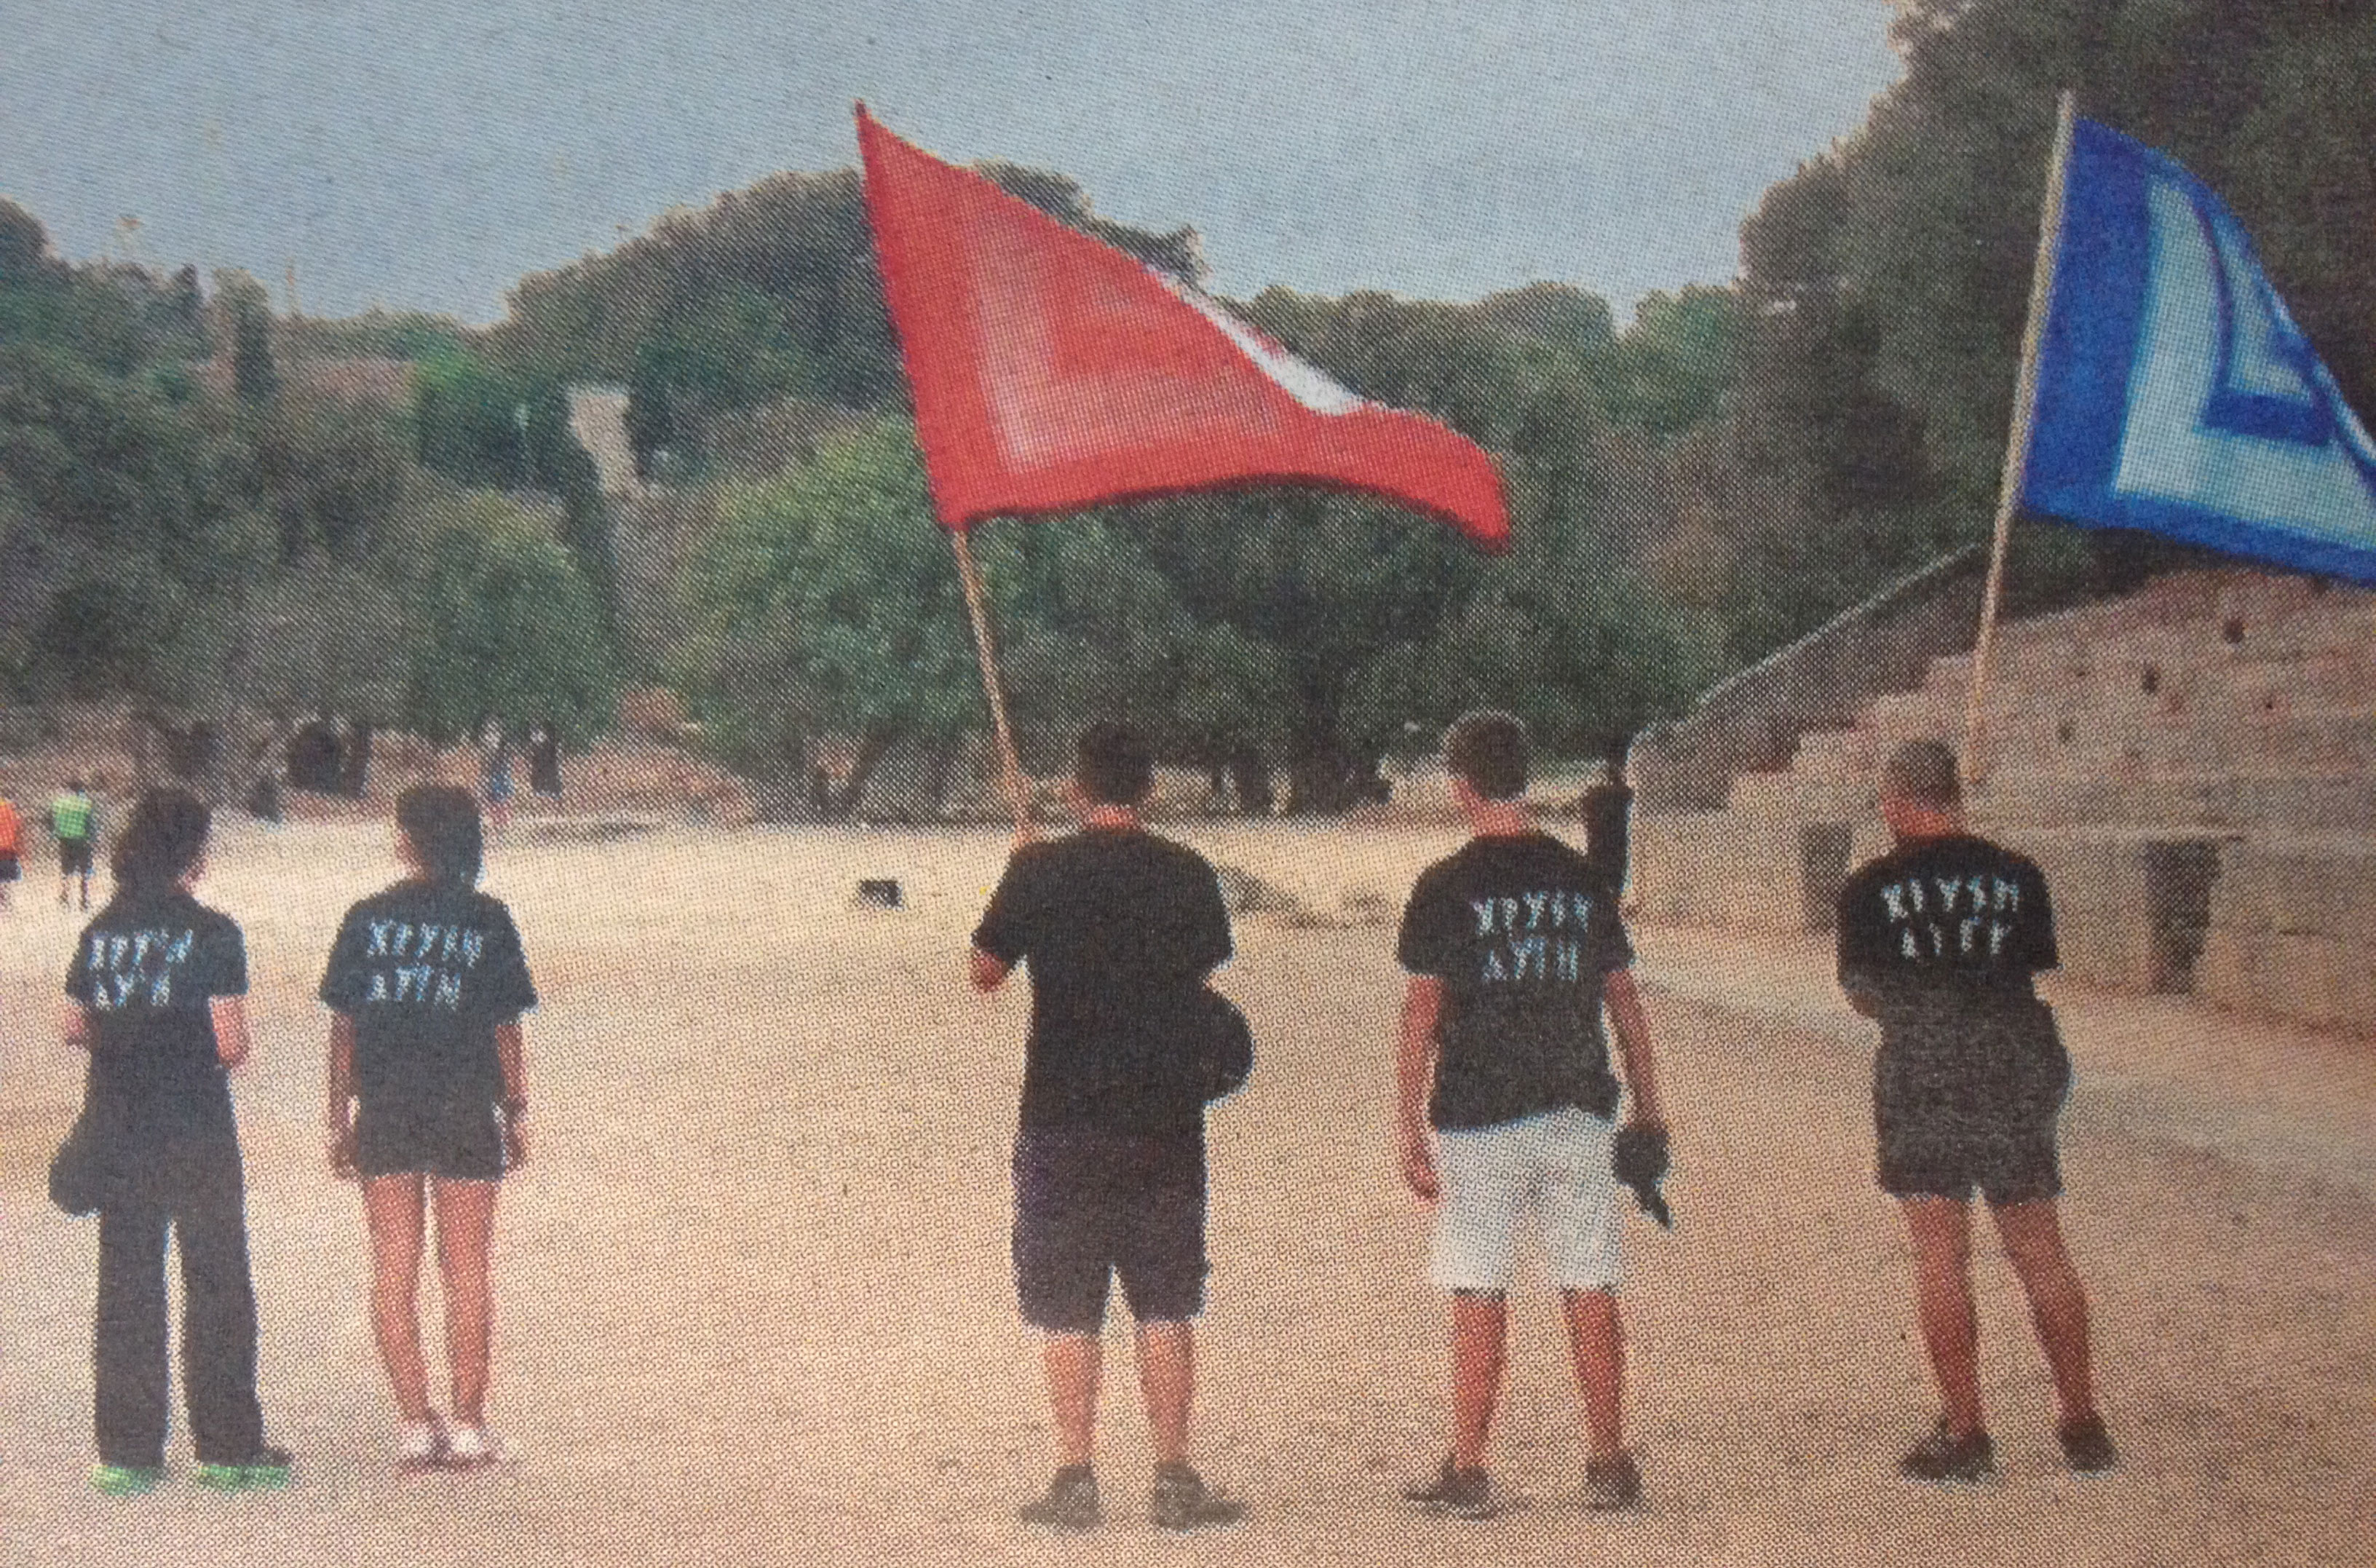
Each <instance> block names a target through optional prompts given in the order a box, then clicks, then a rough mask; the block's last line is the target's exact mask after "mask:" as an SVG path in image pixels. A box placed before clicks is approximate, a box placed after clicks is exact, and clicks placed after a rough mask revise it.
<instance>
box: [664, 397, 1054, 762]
mask: <svg viewBox="0 0 2376 1568" xmlns="http://www.w3.org/2000/svg"><path fill="white" fill-rule="evenodd" d="M984 544H985V546H986V548H984V549H983V550H982V552H981V555H982V558H983V561H984V564H985V568H986V570H987V571H988V572H989V573H990V574H991V576H992V582H993V584H994V585H995V588H994V592H995V593H996V596H997V597H996V602H997V603H998V604H999V606H1000V608H1001V609H1002V610H1005V609H1009V608H1011V607H1012V605H1013V603H1014V593H1013V585H1014V581H1015V574H1014V572H1013V571H1012V570H1011V567H1012V566H1013V564H1014V554H1013V552H1012V551H1011V549H1009V548H1007V547H1006V546H1005V544H1004V541H992V540H985V541H984ZM684 600H685V613H686V617H687V620H688V622H689V623H690V624H691V625H692V627H693V635H692V636H691V638H690V639H689V641H688V644H687V646H686V647H685V648H684V650H683V654H682V655H681V658H680V660H679V678H680V680H681V681H682V683H683V686H684V689H685V690H686V691H687V692H688V694H689V695H691V696H692V698H693V701H694V705H695V711H696V712H698V713H699V714H700V715H701V717H702V719H704V720H705V722H707V724H709V725H710V726H711V727H712V729H713V731H714V734H715V737H716V739H717V741H718V742H719V746H720V747H721V749H722V750H723V751H724V752H725V753H726V754H728V755H730V756H731V757H733V758H735V759H736V760H737V761H738V762H740V763H741V764H742V765H743V766H751V767H755V768H759V769H762V770H764V771H767V772H771V773H777V774H795V773H803V772H804V771H805V765H806V757H807V747H808V744H809V742H812V741H814V740H816V739H820V738H822V737H825V736H826V735H845V736H857V737H861V739H863V740H865V741H868V742H873V744H874V745H875V746H876V747H877V748H878V749H879V748H880V747H882V746H885V745H887V744H889V743H891V742H895V741H898V740H903V739H907V738H909V737H924V738H945V737H947V736H950V735H954V734H956V733H960V732H962V731H967V730H969V729H973V728H976V727H978V726H979V724H980V713H981V701H982V698H981V687H980V678H979V676H977V675H976V673H975V671H974V654H973V647H972V644H971V642H970V641H969V640H968V629H967V623H966V612H965V607H964V603H963V600H962V598H961V595H960V589H959V587H958V583H957V577H956V569H955V566H954V564H953V563H952V561H951V559H950V552H949V546H948V542H947V540H946V537H945V536H944V534H943V533H942V532H941V530H940V529H938V528H937V527H936V526H934V524H933V521H932V515H931V510H930V507H929V505H928V504H927V501H926V497H925V492H924V477H923V470H922V467H921V463H920V461H919V460H918V457H917V455H916V450H915V443H914V438H913V435H912V434H911V433H910V432H909V430H908V429H907V427H905V426H904V425H900V424H895V423H887V422H886V423H885V424H882V425H879V426H877V427H875V428H874V429H873V430H871V431H868V432H866V433H865V434H861V435H859V436H856V437H852V438H849V439H846V440H843V441H840V442H836V443H832V444H829V445H827V446H826V448H825V449H824V450H823V451H822V452H820V453H819V454H818V457H817V460H816V461H815V462H814V464H812V465H810V466H808V467H806V468H803V469H801V470H799V471H798V472H796V473H794V474H791V475H790V476H787V477H786V478H784V479H781V480H778V481H774V482H771V483H766V484H760V485H749V486H738V487H735V488H733V489H731V490H730V491H729V493H728V495H727V498H726V500H725V502H724V503H723V505H722V506H721V509H720V517H719V526H718V529H717V530H716V531H715V532H714V533H713V534H712V535H711V536H710V538H709V540H707V543H706V544H705V546H704V548H703V549H702V551H701V552H699V553H698V554H697V555H696V556H695V558H694V559H693V561H692V562H691V563H690V564H689V566H688V569H687V575H686V579H685V587H684ZM1010 619H1011V618H1010V617H1008V616H1005V615H1004V614H1002V616H1001V621H1002V624H1006V623H1007V622H1009V621H1010Z"/></svg>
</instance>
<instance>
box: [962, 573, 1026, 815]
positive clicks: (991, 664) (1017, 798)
mask: <svg viewBox="0 0 2376 1568" xmlns="http://www.w3.org/2000/svg"><path fill="white" fill-rule="evenodd" d="M949 543H950V545H951V547H952V548H954V549H955V550H956V555H957V580H958V581H960V582H962V583H963V584H964V585H965V600H966V613H967V615H968V617H970V618H971V620H972V622H973V650H974V653H975V654H976V655H977V656H978V657H979V658H980V661H981V691H982V695H984V696H986V697H988V698H989V699H990V726H991V730H992V733H993V734H994V735H995V737H996V739H997V742H998V776H999V783H1000V785H1001V787H1002V788H1003V789H1004V790H1005V791H1006V803H1007V805H1008V806H1009V807H1011V808H1012V809H1013V810H1014V813H1015V834H1016V837H1018V838H1028V837H1031V790H1030V787H1029V785H1028V784H1027V783H1026V782H1025V780H1024V778H1023V763H1022V759H1021V758H1019V757H1017V756H1016V753H1015V731H1014V730H1013V729H1012V728H1011V727H1009V725H1008V724H1007V722H1006V691H1005V688H1004V686H1002V685H1001V684H1000V683H999V679H998V648H997V646H996V645H995V644H994V643H993V642H992V640H991V636H990V596H989V594H988V593H986V592H985V591H984V590H983V588H982V583H981V567H980V565H979V564H976V562H975V561H974V558H973V539H972V536H971V535H970V534H969V533H968V531H967V530H966V529H950V530H949Z"/></svg>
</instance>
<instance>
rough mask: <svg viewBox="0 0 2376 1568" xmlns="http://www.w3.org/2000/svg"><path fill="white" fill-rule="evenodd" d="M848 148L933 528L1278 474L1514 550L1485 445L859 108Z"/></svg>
mask: <svg viewBox="0 0 2376 1568" xmlns="http://www.w3.org/2000/svg"><path fill="white" fill-rule="evenodd" d="M858 145H859V150H860V152H861V156H862V157H863V159H864V160H865V164H866V211H867V217H868V220H870V222H871V223H872V224H873V229H874V252H875V255H876V258H877V259H878V260H879V261H880V263H881V264H882V269H883V290H884V293H885V297H886V298H887V299H888V301H889V303H890V306H891V320H892V324H893V325H894V327H896V328H897V331H898V335H899V342H900V347H901V349H902V350H903V352H904V354H905V356H906V359H907V363H908V380H909V386H910V387H911V388H912V389H913V391H914V394H915V401H916V436H917V440H918V442H919V443H920V444H921V446H922V447H923V451H924V465H925V469H926V470H927V471H928V472H929V473H930V475H931V477H932V487H933V508H934V510H935V511H936V512H937V513H938V514H939V516H940V520H941V523H942V525H943V526H944V527H946V528H951V529H967V528H970V527H971V526H972V525H973V524H975V523H978V522H980V521H982V520H983V519H984V518H987V517H1022V516H1029V515H1032V514H1036V513H1045V512H1063V511H1069V510H1071V509H1073V508H1075V507H1079V506H1089V505H1099V504H1101V503H1105V502H1113V501H1124V500H1131V499H1135V498H1138V497H1144V496H1150V495H1163V494H1170V493H1177V492H1181V491H1190V490H1211V489H1218V488H1223V487H1231V486H1237V485H1244V484H1253V483H1261V482H1264V481H1308V482H1313V483H1317V484H1325V485H1335V486H1338V487H1341V488H1344V489H1347V490H1357V491H1362V492H1365V493H1370V494H1373V495H1380V496H1384V497H1385V498H1386V499H1388V500H1392V501H1398V502H1402V503H1403V504H1405V505H1410V506H1414V507H1417V508H1419V509H1420V510H1421V511H1425V512H1429V513H1432V514H1433V515H1434V516H1436V517H1441V518H1442V519H1443V520H1444V521H1445V522H1447V523H1450V524H1451V525H1452V526H1453V527H1455V528H1456V529H1459V530H1460V531H1461V532H1463V533H1465V534H1467V536H1468V537H1469V538H1471V539H1473V540H1476V541H1477V542H1478V543H1479V544H1482V545H1484V546H1486V547H1487V548H1489V549H1492V550H1505V549H1507V548H1508V547H1509V539H1510V519H1509V509H1508V507H1507V505H1505V503H1504V502H1503V495H1502V481H1501V476H1500V474H1499V473H1497V472H1496V471H1495V469H1494V467H1493V460H1492V458H1491V457H1488V456H1487V455H1486V454H1485V452H1484V450H1483V449H1482V448H1480V447H1479V446H1478V445H1476V444H1475V443H1473V442H1471V441H1469V440H1467V438H1466V437H1463V436H1460V435H1457V434H1454V433H1453V432H1452V431H1450V430H1448V429H1446V428H1445V427H1444V426H1443V425H1441V424H1438V423H1437V422H1435V421H1433V420H1432V419H1428V418H1425V417H1423V416H1421V415H1419V414H1412V413H1405V412H1403V411H1401V410H1396V409H1389V408H1386V407H1384V406H1383V405H1381V404H1377V403H1372V402H1370V401H1368V400H1366V399H1364V398H1357V397H1355V396H1354V395H1353V394H1351V393H1350V392H1348V391H1346V390H1345V389H1344V388H1343V387H1341V386H1337V384H1336V383H1335V382H1334V381H1331V380H1330V379H1329V378H1328V377H1327V376H1326V375H1325V374H1323V373H1322V372H1320V371H1319V370H1316V369H1314V368H1313V366H1311V365H1308V364H1305V363H1304V362H1302V361H1301V360H1298V359H1296V358H1295V357H1294V356H1293V355H1291V354H1289V353H1288V352H1287V350H1284V349H1282V348H1280V347H1279V346H1278V345H1277V344H1276V343H1274V342H1272V341H1271V340H1270V339H1266V338H1265V337H1263V336H1262V335H1261V334H1260V333H1258V332H1256V331H1255V330H1254V329H1253V328H1252V327H1248V326H1247V325H1246V324H1245V323H1243V322H1241V321H1240V320H1238V319H1237V318H1236V317H1235V316H1233V315H1230V314H1229V312H1228V311H1226V310H1225V309H1223V308H1222V307H1221V306H1220V305H1219V304H1218V303H1215V302H1214V301H1212V300H1210V299H1207V298H1206V296H1205V295H1203V294H1201V293H1199V292H1197V291H1195V290H1194V289H1193V288H1191V287H1189V286H1188V285H1186V284H1185V283H1182V282H1180V281H1177V280H1175V279H1170V278H1166V277H1164V276H1163V275H1161V274H1160V273H1158V272H1156V271H1154V270H1153V269H1151V268H1149V267H1146V266H1145V265H1144V264H1142V263H1141V262H1139V261H1137V260H1136V259H1135V258H1133V257H1131V256H1128V255H1123V253H1122V252H1120V251H1118V250H1115V249H1113V248H1112V247H1111V246H1109V245H1104V244H1099V243H1098V242H1097V241H1096V240H1093V239H1090V238H1089V237H1088V236H1087V235H1085V234H1082V233H1080V232H1076V231H1075V230H1072V229H1068V228H1066V227H1065V226H1064V225H1063V224H1062V223H1059V222H1058V221H1056V220H1054V219H1053V218H1051V217H1049V216H1048V215H1047V214H1046V213H1044V212H1041V211H1040V209H1039V208H1035V207H1033V206H1031V205H1030V204H1029V203H1028V202H1026V201H1023V200H1020V199H1018V198H1017V197H1015V196H1009V195H1007V194H1006V193H1005V192H1004V191H1002V190H1000V189H999V188H998V187H997V186H996V185H994V184H992V183H991V182H990V181H988V180H985V179H983V178H981V177H980V175H978V174H973V173H969V172H967V171H965V170H962V169H957V168H954V167H952V166H950V165H949V164H946V163H944V162H942V161H941V160H938V159H936V158H933V156H931V155H930V154H928V153H926V152H924V151H923V150H921V148H916V147H914V146H911V145H910V144H909V143H908V142H905V141H902V140H901V139H900V138H899V137H896V136H894V135H892V134H891V133H890V132H889V131H886V130H885V129H884V128H883V127H882V126H881V125H879V124H877V123H876V122H875V120H874V119H873V116H872V115H870V114H868V113H866V107H865V105H863V104H861V105H859V108H858Z"/></svg>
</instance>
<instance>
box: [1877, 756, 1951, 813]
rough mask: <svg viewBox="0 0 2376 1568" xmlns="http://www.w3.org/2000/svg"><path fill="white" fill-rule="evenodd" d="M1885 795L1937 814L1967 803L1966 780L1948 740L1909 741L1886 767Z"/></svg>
mask: <svg viewBox="0 0 2376 1568" xmlns="http://www.w3.org/2000/svg"><path fill="white" fill-rule="evenodd" d="M1881 792H1882V793H1883V795H1885V796H1888V797H1891V798H1892V799H1895V800H1900V801H1906V802H1910V803H1912V804H1914V805H1918V806H1929V807H1930V808H1931V810H1933V811H1952V810H1954V808H1955V807H1957V806H1959V805H1961V804H1963V803H1964V780H1963V777H1962V775H1961V774H1959V773H1958V772H1957V771H1956V768H1955V752H1954V747H1952V746H1950V745H1948V744H1947V742H1944V741H1907V742H1905V743H1904V744H1902V745H1900V746H1899V747H1898V748H1897V749H1896V750H1895V751H1894V752H1892V753H1890V754H1889V760H1888V761H1887V762H1886V763H1883V765H1882V769H1881Z"/></svg>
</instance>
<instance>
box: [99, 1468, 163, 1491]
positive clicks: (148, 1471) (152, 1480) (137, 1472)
mask: <svg viewBox="0 0 2376 1568" xmlns="http://www.w3.org/2000/svg"><path fill="white" fill-rule="evenodd" d="M164 1479H165V1467H164V1466H162V1465H110V1464H108V1463H106V1462H105V1461H103V1460H102V1461H101V1463H99V1464H96V1465H93V1466H92V1467H90V1490H91V1491H95V1492H97V1493H99V1494H100V1495H101V1497H137V1496H139V1495H140V1494H141V1493H142V1492H144V1491H156V1490H157V1488H158V1485H159V1483H160V1482H161V1481H163V1480H164Z"/></svg>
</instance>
